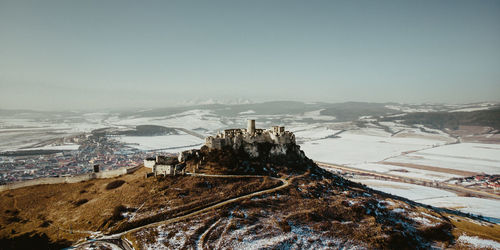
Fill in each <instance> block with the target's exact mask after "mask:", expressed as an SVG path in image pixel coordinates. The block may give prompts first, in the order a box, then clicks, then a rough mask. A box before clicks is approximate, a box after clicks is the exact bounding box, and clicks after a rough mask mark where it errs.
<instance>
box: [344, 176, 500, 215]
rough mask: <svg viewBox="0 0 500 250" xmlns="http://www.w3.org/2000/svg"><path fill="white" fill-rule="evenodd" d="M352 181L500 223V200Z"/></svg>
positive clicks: (407, 185) (421, 187) (379, 182)
mask: <svg viewBox="0 0 500 250" xmlns="http://www.w3.org/2000/svg"><path fill="white" fill-rule="evenodd" d="M351 180H352V181H355V182H360V183H363V184H365V185H367V186H368V187H370V188H373V189H376V190H380V191H382V192H386V193H390V194H393V195H397V196H401V197H405V198H408V199H411V200H414V201H417V202H420V203H423V204H427V205H431V206H435V207H443V208H450V209H456V210H459V211H462V212H465V213H471V214H476V215H482V216H484V217H487V219H488V220H490V221H492V222H495V223H500V212H499V211H500V200H490V199H481V198H475V197H460V196H458V195H456V194H455V193H452V192H448V191H445V190H441V189H437V188H432V187H424V186H420V185H414V184H408V183H400V182H392V181H383V180H373V179H351Z"/></svg>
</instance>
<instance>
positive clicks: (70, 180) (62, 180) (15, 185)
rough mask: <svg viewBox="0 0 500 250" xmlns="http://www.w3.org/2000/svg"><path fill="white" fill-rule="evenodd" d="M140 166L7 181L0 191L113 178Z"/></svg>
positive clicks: (0, 187)
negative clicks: (66, 175)
mask: <svg viewBox="0 0 500 250" xmlns="http://www.w3.org/2000/svg"><path fill="white" fill-rule="evenodd" d="M142 166H143V165H139V166H136V167H130V168H120V169H116V170H111V171H103V172H99V173H88V174H81V175H75V176H68V177H47V178H38V179H34V180H27V181H19V182H13V183H9V184H6V185H1V186H0V192H2V191H5V190H11V189H17V188H22V187H29V186H36V185H43V184H60V183H77V182H82V181H88V180H93V179H106V178H114V177H118V176H122V175H125V174H130V173H133V172H135V171H137V170H138V169H139V168H141V167H142Z"/></svg>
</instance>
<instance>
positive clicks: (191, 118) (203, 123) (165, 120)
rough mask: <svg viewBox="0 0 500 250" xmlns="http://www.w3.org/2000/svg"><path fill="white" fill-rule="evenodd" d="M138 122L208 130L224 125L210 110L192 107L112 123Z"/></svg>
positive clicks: (132, 123) (137, 123)
mask: <svg viewBox="0 0 500 250" xmlns="http://www.w3.org/2000/svg"><path fill="white" fill-rule="evenodd" d="M140 124H150V125H158V126H165V127H176V128H185V129H196V128H205V129H208V130H212V131H216V130H218V129H220V128H223V127H225V124H223V123H222V122H221V118H220V117H218V116H217V115H216V114H215V113H213V111H211V110H201V109H193V110H189V111H185V112H181V113H177V114H173V115H169V116H161V117H139V118H134V117H131V118H126V119H116V120H114V121H113V125H128V126H136V125H140Z"/></svg>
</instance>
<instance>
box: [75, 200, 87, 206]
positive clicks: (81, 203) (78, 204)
mask: <svg viewBox="0 0 500 250" xmlns="http://www.w3.org/2000/svg"><path fill="white" fill-rule="evenodd" d="M88 201H89V200H88V199H80V200H78V201H76V202H74V204H75V206H77V207H78V206H80V205H83V204H85V203H87V202H88Z"/></svg>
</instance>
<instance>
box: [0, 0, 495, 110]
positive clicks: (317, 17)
mask: <svg viewBox="0 0 500 250" xmlns="http://www.w3.org/2000/svg"><path fill="white" fill-rule="evenodd" d="M236 98H244V99H250V100H253V101H268V100H301V101H324V102H343V101H370V102H388V101H394V102H405V103H420V102H439V103H441V102H449V103H459V102H478V101H500V1H481V0H478V1H459V0H452V1H439V0H429V1H401V0H395V1H372V0H368V1H330V0H328V1H315V0H313V1H278V0H270V1H269V0H262V1H259V0H254V1H239V0H228V1H189V0H183V1H159V0H158V1H130V2H128V1H112V0H106V1H102V0H94V1H92V0H85V1H68V0H61V1H51V0H44V1H24V0H13V1H6V0H0V109H2V108H3V109H13V108H28V109H45V110H48V109H96V108H129V107H161V106H168V105H176V104H180V103H186V102H189V101H191V100H193V99H200V100H204V99H236Z"/></svg>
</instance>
